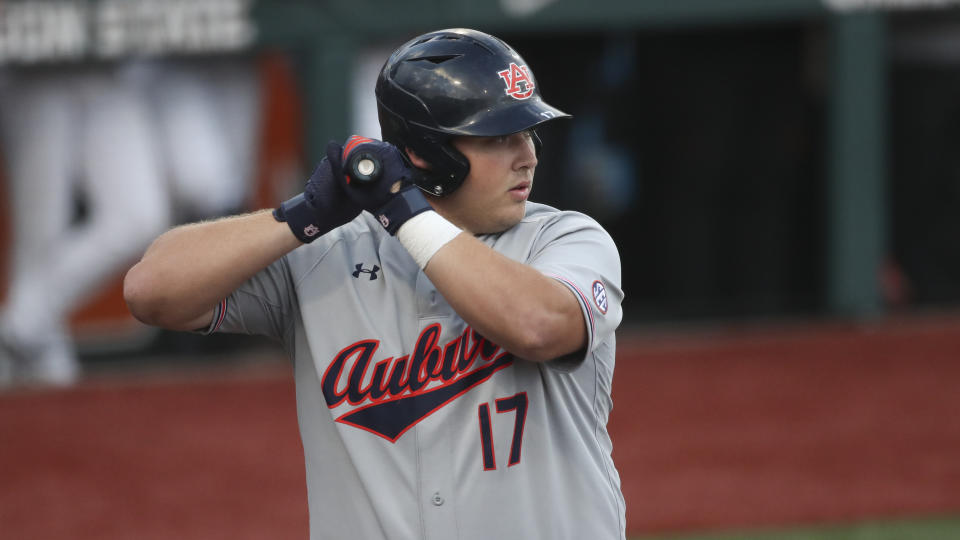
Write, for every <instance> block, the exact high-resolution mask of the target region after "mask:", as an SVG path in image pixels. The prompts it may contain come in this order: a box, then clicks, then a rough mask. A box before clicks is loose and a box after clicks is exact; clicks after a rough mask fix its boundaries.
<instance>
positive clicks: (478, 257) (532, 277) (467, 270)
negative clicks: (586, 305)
mask: <svg viewBox="0 0 960 540" xmlns="http://www.w3.org/2000/svg"><path fill="white" fill-rule="evenodd" d="M425 272H426V274H427V276H428V277H429V278H430V281H431V282H432V283H433V284H434V285H435V286H436V287H437V290H439V291H440V293H441V294H443V296H444V298H445V299H446V300H447V302H449V303H450V305H451V306H452V307H453V309H454V310H455V311H456V312H457V314H458V315H460V316H461V317H462V318H463V319H464V320H465V321H466V322H467V323H468V324H470V325H471V326H472V327H473V328H474V329H476V330H477V331H478V332H480V333H481V334H482V335H483V336H485V337H487V338H489V339H491V340H492V341H493V342H494V343H497V344H498V345H500V346H501V347H503V348H505V349H506V350H508V351H510V352H512V353H514V354H516V355H517V356H519V357H521V358H524V359H526V360H531V361H547V360H551V359H554V358H557V357H560V356H562V355H564V354H569V353H572V352H575V351H577V350H578V349H580V348H582V347H583V346H584V344H585V343H586V339H587V336H586V326H585V323H584V321H583V314H582V312H581V310H580V305H579V303H578V302H577V300H576V297H575V296H574V295H573V293H572V292H570V291H569V290H568V289H567V288H566V287H564V286H563V285H561V284H560V283H559V282H557V281H556V280H554V279H552V278H549V277H547V276H545V275H543V274H541V273H540V272H539V271H537V270H535V269H533V268H531V267H529V266H527V265H524V264H521V263H518V262H516V261H513V260H511V259H508V258H507V257H504V256H503V255H501V254H499V253H497V252H495V251H494V250H492V249H490V248H489V247H487V246H486V245H484V244H483V243H482V242H480V241H479V240H477V239H475V238H473V237H472V236H470V235H469V234H460V235H459V236H457V237H456V238H455V239H454V240H452V241H451V242H449V243H448V244H446V245H445V246H444V247H443V248H441V249H440V250H439V251H437V253H436V254H435V255H434V256H433V257H432V258H431V259H430V262H429V263H428V264H427V267H426V269H425Z"/></svg>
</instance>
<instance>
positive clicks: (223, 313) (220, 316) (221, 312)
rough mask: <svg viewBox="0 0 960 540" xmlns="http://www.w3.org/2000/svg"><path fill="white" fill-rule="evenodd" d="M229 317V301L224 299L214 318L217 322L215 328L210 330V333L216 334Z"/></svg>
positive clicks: (214, 324)
mask: <svg viewBox="0 0 960 540" xmlns="http://www.w3.org/2000/svg"><path fill="white" fill-rule="evenodd" d="M226 317H227V299H226V298H224V299H223V300H221V301H220V303H219V304H218V305H217V313H216V316H215V317H214V319H215V321H214V323H213V326H212V327H211V328H210V333H211V334H212V333H214V332H216V331H217V330H219V329H220V325H221V324H223V320H224V319H225V318H226Z"/></svg>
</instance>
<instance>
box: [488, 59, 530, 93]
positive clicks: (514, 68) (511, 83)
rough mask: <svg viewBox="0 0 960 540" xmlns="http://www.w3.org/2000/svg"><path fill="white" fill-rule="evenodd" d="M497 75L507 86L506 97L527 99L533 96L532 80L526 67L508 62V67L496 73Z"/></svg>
mask: <svg viewBox="0 0 960 540" xmlns="http://www.w3.org/2000/svg"><path fill="white" fill-rule="evenodd" d="M497 75H499V76H500V78H501V79H503V83H504V84H506V85H507V95H508V96H510V97H514V98H517V99H527V98H528V97H530V96H532V95H533V88H534V86H533V79H532V78H530V70H529V69H527V66H518V65H516V64H514V63H513V62H510V67H509V68H507V69H505V70H503V71H498V72H497Z"/></svg>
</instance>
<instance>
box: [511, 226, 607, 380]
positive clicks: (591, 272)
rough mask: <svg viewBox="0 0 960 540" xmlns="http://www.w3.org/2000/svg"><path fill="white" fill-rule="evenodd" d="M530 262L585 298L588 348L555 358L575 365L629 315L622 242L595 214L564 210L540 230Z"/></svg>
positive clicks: (561, 363)
mask: <svg viewBox="0 0 960 540" xmlns="http://www.w3.org/2000/svg"><path fill="white" fill-rule="evenodd" d="M527 262H528V264H530V266H532V267H533V268H536V269H537V270H539V271H540V272H542V273H543V274H544V275H547V276H549V277H552V278H553V279H556V280H557V281H559V282H560V283H562V284H563V285H564V286H566V287H567V288H568V289H570V291H571V292H572V293H573V294H574V296H576V298H577V300H578V301H579V302H580V309H581V310H582V312H583V319H584V324H585V325H586V329H587V346H586V349H585V350H584V351H579V352H578V353H576V354H574V355H571V356H568V357H565V358H559V359H557V360H556V361H554V362H553V363H552V364H553V365H554V367H557V368H559V369H573V368H575V367H576V366H577V365H579V363H580V362H581V361H582V360H583V359H584V358H585V357H586V355H588V354H590V353H592V352H593V351H594V350H595V349H596V348H597V347H598V346H599V345H600V344H601V343H603V342H605V341H607V340H608V339H610V338H612V337H613V333H614V331H615V330H616V329H617V327H618V326H619V325H620V321H621V319H622V318H623V311H622V309H621V302H622V301H623V290H622V288H621V281H620V254H619V252H618V251H617V247H616V245H615V244H614V242H613V239H612V238H610V235H609V234H608V233H607V232H606V231H605V230H604V229H603V227H601V226H600V225H599V224H598V223H597V222H596V221H594V220H593V219H591V218H589V217H587V216H585V215H583V214H580V213H577V212H562V213H560V214H559V215H558V217H556V218H553V219H551V220H550V221H549V222H548V223H546V224H545V225H544V227H543V229H542V230H541V231H540V232H539V234H538V235H537V238H536V240H535V241H534V245H533V248H532V251H531V253H530V259H529V260H528V261H527Z"/></svg>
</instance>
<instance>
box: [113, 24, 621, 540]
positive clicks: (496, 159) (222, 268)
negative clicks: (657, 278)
mask: <svg viewBox="0 0 960 540" xmlns="http://www.w3.org/2000/svg"><path fill="white" fill-rule="evenodd" d="M376 95H377V105H378V109H379V117H380V124H381V128H382V134H383V138H384V140H385V141H386V142H380V141H375V140H370V139H363V138H359V137H352V138H351V139H350V140H348V141H347V143H346V145H345V146H343V147H341V146H340V145H339V144H337V143H331V144H330V145H329V146H328V148H327V158H326V159H324V160H323V161H322V162H321V163H320V165H319V166H318V167H317V169H316V171H315V172H314V173H313V175H312V177H311V178H310V179H309V181H308V182H307V184H306V188H305V190H304V193H302V194H300V195H298V196H296V197H294V198H292V199H290V200H288V201H286V202H284V203H282V204H281V205H280V206H279V207H278V208H276V209H275V210H273V211H269V210H264V211H260V212H255V213H252V214H247V215H243V216H236V217H231V218H225V219H221V220H218V221H213V222H206V223H199V224H193V225H186V226H183V227H180V228H175V229H172V230H171V231H168V232H167V233H165V234H163V235H161V236H160V238H158V239H157V240H156V241H155V242H154V244H153V245H152V246H151V247H150V248H149V249H148V250H147V252H146V254H145V255H144V257H143V259H142V260H141V261H140V262H139V263H138V264H137V265H135V266H134V267H133V268H132V269H131V270H130V271H129V273H128V274H127V277H126V283H125V285H126V287H125V293H126V297H127V302H128V304H129V306H130V308H131V311H132V312H133V313H134V314H135V315H136V316H137V317H139V318H141V319H142V320H144V321H146V322H149V323H152V324H156V325H161V326H165V327H168V328H171V329H180V330H196V329H203V331H204V332H239V333H248V334H263V335H266V336H270V337H272V338H274V339H276V340H278V341H279V342H280V343H281V344H282V345H283V346H284V348H285V349H286V351H287V352H288V353H289V355H290V356H291V358H292V360H293V364H294V372H295V378H296V394H297V413H298V419H299V425H300V434H301V437H302V441H303V447H304V453H305V460H306V474H307V486H308V499H309V511H310V535H311V538H335V539H339V538H364V539H415V538H427V539H444V540H447V539H489V538H504V539H531V538H533V539H536V538H543V539H562V538H571V539H584V538H590V539H617V538H620V539H622V538H624V530H625V515H624V514H625V512H624V503H623V497H622V495H621V491H620V480H619V476H618V474H617V471H616V469H615V467H614V464H613V461H612V460H611V455H610V454H611V442H610V438H609V436H608V434H607V430H606V423H607V417H608V414H609V412H610V409H611V397H610V387H611V380H612V376H613V368H614V352H615V341H614V330H615V329H616V327H617V326H618V324H619V322H620V319H621V315H622V313H621V308H620V303H621V300H622V297H623V293H622V292H621V289H620V262H619V255H618V253H617V250H616V247H615V245H614V243H613V241H612V240H611V238H610V237H609V235H608V234H607V233H606V232H605V231H604V230H603V229H602V228H601V227H600V226H599V225H598V224H597V223H596V222H595V221H593V220H592V219H590V218H589V217H587V216H585V215H582V214H579V213H576V212H562V211H558V210H556V209H554V208H550V207H547V206H544V205H540V204H535V203H532V202H529V201H528V196H529V194H530V189H531V187H532V185H533V173H534V169H535V168H536V165H537V154H538V153H539V151H540V143H539V138H538V137H537V134H536V132H535V131H534V128H535V127H537V126H540V125H541V124H543V123H545V122H548V121H551V120H553V119H556V118H561V117H566V116H568V115H566V114H565V113H563V112H561V111H560V110H558V109H556V108H554V107H552V106H550V105H548V104H547V103H545V102H544V101H543V100H542V99H541V97H540V93H539V88H538V86H537V81H536V79H535V78H534V76H533V72H532V71H531V70H530V69H529V67H528V66H527V64H526V63H525V62H524V60H523V59H522V58H521V57H520V56H519V55H518V54H517V53H516V52H515V51H514V50H513V49H512V48H510V46H508V45H507V44H505V43H504V42H502V41H500V40H499V39H497V38H495V37H493V36H490V35H487V34H484V33H481V32H478V31H475V30H466V29H453V30H442V31H438V32H432V33H428V34H425V35H422V36H419V37H417V38H415V39H413V40H411V41H409V42H408V43H406V44H405V45H403V46H401V47H400V48H399V49H397V50H396V51H395V52H394V53H393V54H392V55H391V56H390V58H389V59H388V60H387V62H386V63H385V64H384V67H383V69H382V71H381V73H380V76H379V78H378V80H377V86H376Z"/></svg>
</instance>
